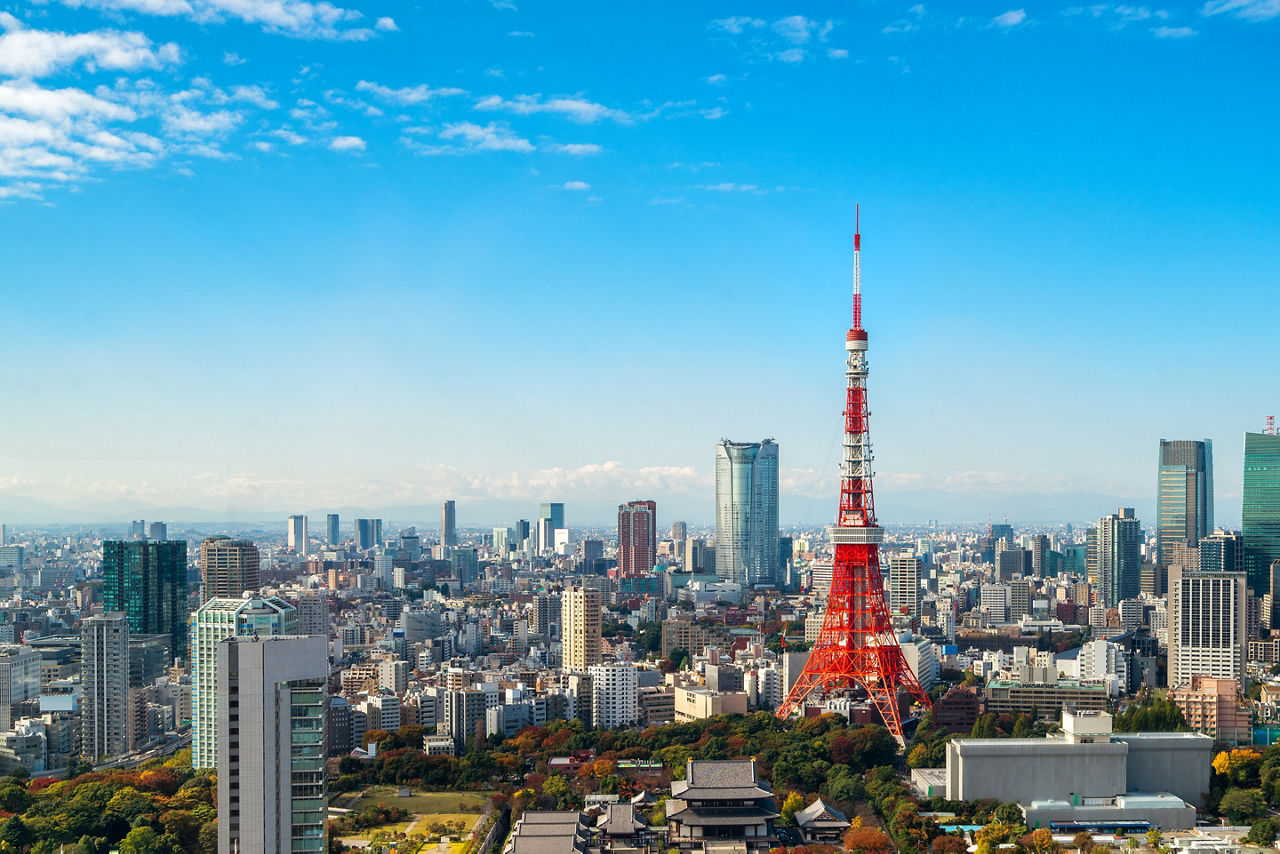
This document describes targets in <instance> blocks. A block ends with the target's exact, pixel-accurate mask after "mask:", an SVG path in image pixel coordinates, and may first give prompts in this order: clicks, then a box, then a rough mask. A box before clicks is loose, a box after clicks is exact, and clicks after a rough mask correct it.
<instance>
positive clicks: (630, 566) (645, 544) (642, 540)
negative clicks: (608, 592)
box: [618, 501, 658, 578]
mask: <svg viewBox="0 0 1280 854" xmlns="http://www.w3.org/2000/svg"><path fill="white" fill-rule="evenodd" d="M657 561H658V505H657V504H656V503H654V502H653V501H629V502H627V503H626V504H623V505H620V506H619V507H618V575H619V576H620V577H622V578H629V577H631V576H635V575H646V574H648V573H649V571H650V570H652V569H653V565H654V564H655V563H657Z"/></svg>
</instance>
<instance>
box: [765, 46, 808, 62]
mask: <svg viewBox="0 0 1280 854" xmlns="http://www.w3.org/2000/svg"><path fill="white" fill-rule="evenodd" d="M805 56H807V54H806V53H805V52H804V48H802V47H791V48H787V49H786V50H783V51H779V52H778V53H775V54H774V55H773V58H774V59H776V60H778V61H779V62H804V58H805Z"/></svg>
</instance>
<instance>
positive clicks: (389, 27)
mask: <svg viewBox="0 0 1280 854" xmlns="http://www.w3.org/2000/svg"><path fill="white" fill-rule="evenodd" d="M373 28H374V29H375V30H381V31H382V32H384V33H394V32H399V30H400V28H399V27H397V26H396V22H395V20H394V19H393V18H379V19H378V22H377V23H376V24H374V25H373Z"/></svg>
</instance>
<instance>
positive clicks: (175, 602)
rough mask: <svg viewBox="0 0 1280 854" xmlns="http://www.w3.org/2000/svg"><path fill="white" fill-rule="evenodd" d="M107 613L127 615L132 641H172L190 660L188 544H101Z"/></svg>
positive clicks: (176, 653) (180, 654)
mask: <svg viewBox="0 0 1280 854" xmlns="http://www.w3.org/2000/svg"><path fill="white" fill-rule="evenodd" d="M102 579H103V584H102V604H103V610H104V611H123V612H124V615H125V617H126V618H127V619H128V621H129V634H131V635H161V634H163V635H168V636H169V637H170V638H171V639H172V647H171V649H172V650H173V654H174V656H176V657H179V658H186V656H187V543H186V541H185V540H158V541H157V540H143V541H137V540H130V541H124V540H107V541H105V542H104V543H103V544H102Z"/></svg>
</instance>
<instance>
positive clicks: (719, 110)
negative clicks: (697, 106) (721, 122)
mask: <svg viewBox="0 0 1280 854" xmlns="http://www.w3.org/2000/svg"><path fill="white" fill-rule="evenodd" d="M727 115H729V111H728V110H726V109H725V108H724V107H711V108H710V109H707V110H703V111H702V117H703V118H704V119H723V118H724V117H725V116H727Z"/></svg>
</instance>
